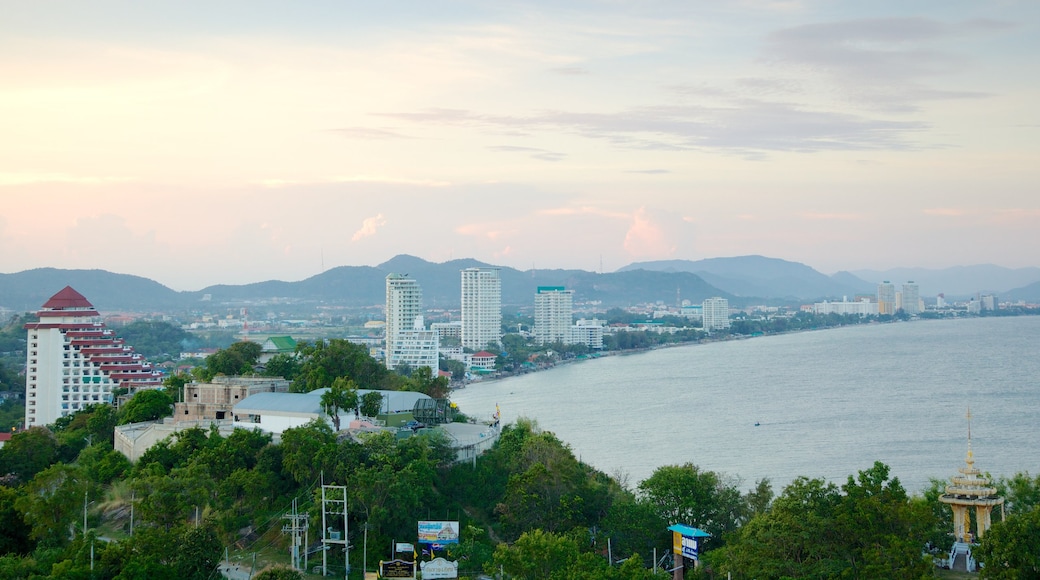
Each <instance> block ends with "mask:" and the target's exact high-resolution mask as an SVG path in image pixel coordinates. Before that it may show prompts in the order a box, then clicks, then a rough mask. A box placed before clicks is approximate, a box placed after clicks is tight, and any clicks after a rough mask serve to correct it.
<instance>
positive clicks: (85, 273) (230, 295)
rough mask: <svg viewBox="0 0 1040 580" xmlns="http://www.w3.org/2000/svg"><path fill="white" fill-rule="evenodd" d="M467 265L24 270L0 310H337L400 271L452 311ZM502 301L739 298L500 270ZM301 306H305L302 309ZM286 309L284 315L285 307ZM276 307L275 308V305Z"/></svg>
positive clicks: (5, 281)
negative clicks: (244, 277) (61, 301)
mask: <svg viewBox="0 0 1040 580" xmlns="http://www.w3.org/2000/svg"><path fill="white" fill-rule="evenodd" d="M470 267H495V266H491V265H489V264H485V263H483V262H478V261H476V260H471V259H464V260H452V261H450V262H444V263H441V264H437V263H433V262H427V261H425V260H422V259H420V258H416V257H414V256H404V255H402V256H397V257H395V258H393V259H391V260H389V261H387V262H385V263H383V264H380V265H378V266H375V267H371V266H342V267H338V268H332V269H330V270H328V271H326V272H323V273H321V274H318V275H316V276H312V277H310V278H307V279H306V280H301V281H298V282H283V281H280V280H269V281H266V282H256V283H253V284H243V285H237V286H233V285H226V284H218V285H214V286H209V287H207V288H203V289H202V290H199V291H193V292H176V291H174V290H171V289H170V288H167V287H166V286H163V285H161V284H159V283H157V282H154V281H151V280H148V279H146V278H141V277H138V276H129V275H126V274H115V273H112V272H106V271H104V270H58V269H53V268H48V269H42V270H29V271H25V272H19V273H15V274H0V307H4V308H7V309H10V310H14V311H17V312H33V311H36V310H38V309H39V308H40V306H41V305H42V304H43V303H44V302H46V301H47V299H48V298H50V297H51V296H52V295H54V293H55V292H57V291H59V290H61V289H62V288H64V287H65V286H66V285H69V286H72V287H73V288H75V289H76V290H78V291H79V292H80V293H82V294H83V295H84V296H86V297H87V299H88V300H90V301H91V302H92V303H93V304H94V305H95V306H96V307H97V308H98V309H99V310H100V311H102V312H109V313H110V312H118V311H137V312H160V311H161V312H178V311H184V310H202V311H209V312H217V311H218V310H219V308H218V307H220V306H225V307H239V306H243V307H245V306H248V305H250V304H253V303H256V302H260V301H265V302H268V303H270V302H271V301H275V302H280V303H282V304H286V305H295V306H294V308H295V309H297V310H299V309H300V308H312V307H314V306H315V305H319V304H321V305H330V306H333V305H338V306H345V307H366V306H381V305H382V304H384V302H385V300H386V282H385V280H386V275H387V274H390V273H398V274H408V275H409V276H410V277H412V278H414V279H416V280H417V281H418V282H419V284H420V286H421V287H422V289H423V304H424V306H425V307H427V308H445V309H452V308H458V307H459V304H460V303H461V294H462V290H461V277H460V271H461V270H463V269H465V268H470ZM500 270H501V277H502V303H503V305H504V306H507V307H520V308H523V307H529V306H533V304H534V294H535V291H536V289H537V287H538V286H565V287H566V288H568V289H570V290H573V291H574V294H575V302H578V303H580V302H588V301H598V302H600V303H602V305H603V307H607V308H609V307H614V306H627V305H631V304H637V303H644V302H662V303H665V304H669V305H674V304H676V301H677V300H690V301H692V302H700V301H702V300H704V299H705V298H709V297H712V296H722V297H726V298H730V299H732V300H733V301H734V304H735V305H739V304H740V302H739V301H740V299H739V297H737V296H734V295H733V294H731V293H729V292H725V291H723V290H720V289H718V288H716V287H714V286H712V285H710V284H708V283H707V282H705V281H704V280H703V279H701V278H700V277H699V276H697V275H695V274H691V273H688V272H675V273H663V272H644V271H636V272H618V273H613V274H597V273H593V272H585V271H582V270H528V271H526V272H521V271H519V270H515V269H513V268H504V267H503V268H500ZM308 305H309V306H308ZM289 309H290V308H288V307H286V308H285V309H284V310H289ZM279 310H283V309H281V308H279Z"/></svg>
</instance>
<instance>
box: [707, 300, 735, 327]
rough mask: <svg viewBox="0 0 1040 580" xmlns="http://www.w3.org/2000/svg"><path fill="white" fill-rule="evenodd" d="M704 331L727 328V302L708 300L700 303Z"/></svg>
mask: <svg viewBox="0 0 1040 580" xmlns="http://www.w3.org/2000/svg"><path fill="white" fill-rule="evenodd" d="M701 310H702V314H701V316H702V320H703V326H704V330H705V331H707V332H711V331H713V330H724V329H726V328H729V300H727V299H725V298H719V297H717V296H716V297H714V298H708V299H707V300H705V301H704V302H702V303H701Z"/></svg>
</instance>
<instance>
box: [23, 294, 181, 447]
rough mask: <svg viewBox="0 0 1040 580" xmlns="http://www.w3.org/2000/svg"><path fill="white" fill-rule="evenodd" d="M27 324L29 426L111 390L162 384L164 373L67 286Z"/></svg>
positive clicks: (105, 399) (100, 399)
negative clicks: (126, 342)
mask: <svg viewBox="0 0 1040 580" xmlns="http://www.w3.org/2000/svg"><path fill="white" fill-rule="evenodd" d="M37 315H38V316H39V317H40V321H39V322H30V323H28V324H26V325H25V330H26V331H27V334H28V336H27V340H26V343H27V344H26V367H25V369H26V373H25V375H26V376H25V427H26V428H29V427H33V426H38V425H49V424H51V423H54V421H55V420H57V419H58V418H60V417H64V416H66V415H69V414H71V413H75V412H76V411H79V410H81V409H84V408H86V407H87V406H88V405H95V404H100V403H111V402H112V390H113V389H116V388H126V389H129V390H130V392H134V391H136V390H138V389H141V388H157V387H160V386H162V374H161V373H160V372H159V371H158V370H156V369H154V368H153V367H152V365H151V364H150V363H149V362H148V361H146V360H145V359H144V357H143V356H142V355H140V354H138V353H135V352H134V349H133V347H131V346H129V345H127V344H124V342H123V340H122V339H120V338H117V337H116V336H115V333H114V332H113V331H112V330H111V329H109V328H107V327H106V326H105V323H104V322H102V320H101V315H100V314H98V311H97V309H95V308H94V305H93V304H91V303H90V302H89V301H88V300H87V299H86V298H84V297H83V295H82V294H80V293H79V292H77V291H75V290H74V289H72V287H70V286H66V287H65V288H64V289H62V290H61V291H60V292H58V293H57V294H55V295H54V296H51V298H50V300H48V301H47V302H46V303H44V305H43V307H42V308H41V309H40V310H39V311H38V312H37Z"/></svg>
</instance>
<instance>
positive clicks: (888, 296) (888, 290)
mask: <svg viewBox="0 0 1040 580" xmlns="http://www.w3.org/2000/svg"><path fill="white" fill-rule="evenodd" d="M877 303H878V314H880V315H882V316H884V315H888V316H892V315H893V314H895V313H896V287H895V285H894V284H892V283H891V282H889V281H888V280H885V281H884V282H882V283H880V284H878V288H877Z"/></svg>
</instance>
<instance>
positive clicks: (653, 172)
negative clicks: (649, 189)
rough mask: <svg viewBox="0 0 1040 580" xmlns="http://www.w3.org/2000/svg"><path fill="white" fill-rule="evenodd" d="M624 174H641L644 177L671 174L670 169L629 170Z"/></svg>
mask: <svg viewBox="0 0 1040 580" xmlns="http://www.w3.org/2000/svg"><path fill="white" fill-rule="evenodd" d="M625 173H643V174H645V175H661V174H664V173H671V170H670V169H629V170H627V171H625Z"/></svg>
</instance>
